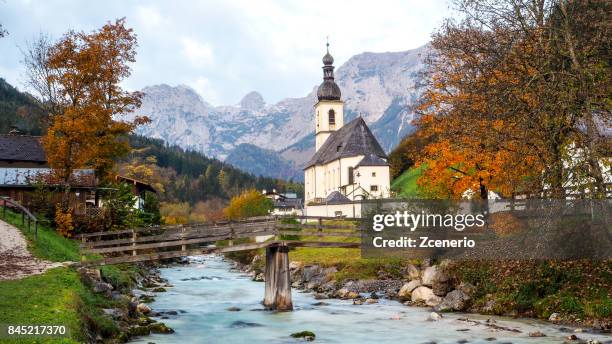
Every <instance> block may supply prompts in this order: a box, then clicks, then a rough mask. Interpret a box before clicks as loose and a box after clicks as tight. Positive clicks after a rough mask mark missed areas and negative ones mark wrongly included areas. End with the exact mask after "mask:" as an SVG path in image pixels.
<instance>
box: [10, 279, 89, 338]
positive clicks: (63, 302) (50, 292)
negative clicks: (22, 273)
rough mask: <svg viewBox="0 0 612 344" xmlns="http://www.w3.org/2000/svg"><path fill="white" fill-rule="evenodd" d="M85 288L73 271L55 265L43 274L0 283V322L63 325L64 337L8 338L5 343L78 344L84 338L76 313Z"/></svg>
mask: <svg viewBox="0 0 612 344" xmlns="http://www.w3.org/2000/svg"><path fill="white" fill-rule="evenodd" d="M83 292H84V288H83V285H82V284H81V281H80V279H79V277H78V275H77V273H76V272H74V271H72V270H70V269H66V268H58V269H52V270H50V271H48V272H46V273H45V274H42V275H37V276H31V277H27V278H23V279H20V280H14V281H3V282H0V323H3V324H13V325H17V324H47V325H65V326H66V327H67V328H68V329H69V332H70V337H71V338H70V339H67V338H55V339H51V338H45V339H44V340H41V339H38V341H37V340H34V339H21V340H7V339H3V342H4V341H6V342H7V343H37V342H38V343H42V342H45V343H78V342H81V341H83V340H84V338H83V333H82V330H81V321H80V317H79V314H78V312H77V308H76V305H77V302H78V295H79V293H83Z"/></svg>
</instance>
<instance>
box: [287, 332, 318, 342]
mask: <svg viewBox="0 0 612 344" xmlns="http://www.w3.org/2000/svg"><path fill="white" fill-rule="evenodd" d="M291 337H293V338H301V339H304V340H306V341H308V342H311V341H313V340H315V338H316V337H317V336H316V335H315V334H314V332H311V331H301V332H295V333H292V334H291Z"/></svg>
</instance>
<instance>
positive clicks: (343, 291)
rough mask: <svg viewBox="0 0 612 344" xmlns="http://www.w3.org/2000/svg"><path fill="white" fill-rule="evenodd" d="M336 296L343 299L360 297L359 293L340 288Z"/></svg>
mask: <svg viewBox="0 0 612 344" xmlns="http://www.w3.org/2000/svg"><path fill="white" fill-rule="evenodd" d="M336 296H337V297H339V298H341V299H355V298H358V297H359V293H357V292H354V291H352V290H349V289H347V288H340V289H338V291H337V292H336Z"/></svg>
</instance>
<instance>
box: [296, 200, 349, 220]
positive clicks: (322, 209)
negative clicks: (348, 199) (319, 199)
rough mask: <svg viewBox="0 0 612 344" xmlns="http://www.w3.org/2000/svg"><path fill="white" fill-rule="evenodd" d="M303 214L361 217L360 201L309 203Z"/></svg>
mask: <svg viewBox="0 0 612 344" xmlns="http://www.w3.org/2000/svg"><path fill="white" fill-rule="evenodd" d="M304 215H306V216H345V217H361V203H359V202H355V203H340V204H321V205H310V206H308V207H306V208H305V209H304Z"/></svg>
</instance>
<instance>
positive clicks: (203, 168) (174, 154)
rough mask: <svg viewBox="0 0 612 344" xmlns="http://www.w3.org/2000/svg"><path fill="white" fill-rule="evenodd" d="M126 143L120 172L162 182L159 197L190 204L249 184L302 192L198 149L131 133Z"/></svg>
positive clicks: (232, 192)
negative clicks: (128, 147) (129, 148)
mask: <svg viewBox="0 0 612 344" xmlns="http://www.w3.org/2000/svg"><path fill="white" fill-rule="evenodd" d="M130 143H131V146H132V147H133V148H134V149H133V151H132V153H131V154H130V155H129V156H128V158H127V159H126V161H124V163H123V164H122V165H121V166H122V169H123V170H122V172H124V173H126V174H129V175H132V176H133V177H135V178H139V179H145V180H147V181H149V182H151V183H152V184H154V185H161V186H163V190H160V191H162V192H161V195H160V198H161V200H165V201H173V202H176V201H183V202H189V203H191V204H194V203H196V202H198V201H206V200H210V199H213V198H222V199H228V198H229V197H231V196H234V195H236V194H238V193H240V192H241V191H243V190H245V189H250V188H256V189H258V190H261V189H268V190H269V189H273V188H275V189H277V190H279V191H293V192H297V193H298V194H300V195H301V194H303V187H302V185H301V184H295V183H289V182H285V181H283V180H278V179H274V178H267V177H261V176H259V177H257V176H254V175H252V174H250V173H246V172H243V171H241V170H239V169H237V168H235V167H233V166H231V165H229V164H226V163H223V162H221V161H219V160H217V159H211V158H208V157H206V156H204V155H202V154H201V153H198V152H195V151H191V150H184V149H182V148H180V147H178V146H169V145H166V144H165V143H164V142H163V141H162V140H159V139H151V138H147V137H143V136H132V137H131V138H130ZM158 188H159V187H158Z"/></svg>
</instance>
